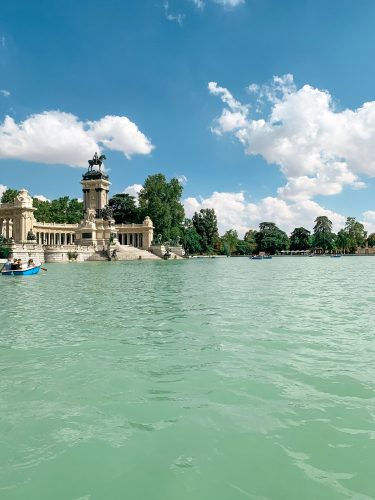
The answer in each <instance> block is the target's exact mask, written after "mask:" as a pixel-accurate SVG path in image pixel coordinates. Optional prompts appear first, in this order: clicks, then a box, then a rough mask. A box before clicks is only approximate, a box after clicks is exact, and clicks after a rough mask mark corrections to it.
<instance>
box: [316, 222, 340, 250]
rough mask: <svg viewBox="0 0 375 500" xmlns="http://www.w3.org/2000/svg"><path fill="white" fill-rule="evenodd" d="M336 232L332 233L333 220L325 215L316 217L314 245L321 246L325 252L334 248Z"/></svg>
mask: <svg viewBox="0 0 375 500" xmlns="http://www.w3.org/2000/svg"><path fill="white" fill-rule="evenodd" d="M334 238H335V236H334V234H333V233H332V222H331V221H330V220H329V219H328V217H326V216H325V215H321V216H320V217H317V218H316V219H315V226H314V240H313V242H314V243H313V246H314V247H315V248H321V249H322V250H323V252H324V253H325V252H326V251H327V250H332V249H333V246H334Z"/></svg>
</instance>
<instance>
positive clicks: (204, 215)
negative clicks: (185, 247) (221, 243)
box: [192, 208, 219, 253]
mask: <svg viewBox="0 0 375 500" xmlns="http://www.w3.org/2000/svg"><path fill="white" fill-rule="evenodd" d="M192 222H193V226H194V227H195V230H196V231H197V233H198V234H199V236H200V238H201V246H202V251H203V252H204V253H212V252H213V251H214V248H215V244H217V242H218V239H219V232H218V229H217V217H216V214H215V210H214V209H213V208H201V210H200V211H199V213H197V212H195V214H194V215H193V218H192Z"/></svg>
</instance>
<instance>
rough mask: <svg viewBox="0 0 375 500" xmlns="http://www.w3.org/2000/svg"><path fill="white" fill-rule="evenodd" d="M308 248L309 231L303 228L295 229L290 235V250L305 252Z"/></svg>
mask: <svg viewBox="0 0 375 500" xmlns="http://www.w3.org/2000/svg"><path fill="white" fill-rule="evenodd" d="M308 248H310V231H309V230H308V229H305V228H304V227H296V228H295V229H294V230H293V232H292V234H291V235H290V249H291V250H307V249H308Z"/></svg>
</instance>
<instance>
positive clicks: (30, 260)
mask: <svg viewBox="0 0 375 500" xmlns="http://www.w3.org/2000/svg"><path fill="white" fill-rule="evenodd" d="M27 267H35V264H34V261H33V259H29V260H28V261H27Z"/></svg>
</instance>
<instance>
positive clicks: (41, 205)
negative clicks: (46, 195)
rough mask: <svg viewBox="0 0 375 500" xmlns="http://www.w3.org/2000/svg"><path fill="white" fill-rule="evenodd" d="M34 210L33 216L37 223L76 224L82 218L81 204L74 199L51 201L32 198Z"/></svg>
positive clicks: (63, 198) (66, 198)
mask: <svg viewBox="0 0 375 500" xmlns="http://www.w3.org/2000/svg"><path fill="white" fill-rule="evenodd" d="M33 206H34V207H35V208H36V210H35V212H34V216H35V218H36V220H37V221H38V222H56V223H58V224H78V223H79V222H80V221H81V220H82V217H83V203H82V202H80V201H78V200H77V199H76V198H73V199H70V198H69V196H63V197H61V198H57V199H56V200H52V201H48V200H46V201H42V200H39V199H38V198H33Z"/></svg>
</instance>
